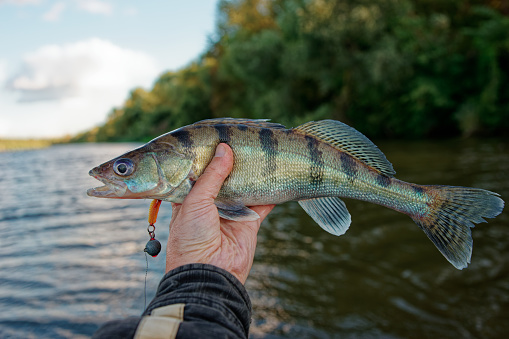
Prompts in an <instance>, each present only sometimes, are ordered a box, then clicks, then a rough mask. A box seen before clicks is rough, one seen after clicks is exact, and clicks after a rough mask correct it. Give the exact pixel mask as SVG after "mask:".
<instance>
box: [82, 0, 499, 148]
mask: <svg viewBox="0 0 509 339" xmlns="http://www.w3.org/2000/svg"><path fill="white" fill-rule="evenodd" d="M219 10H220V11H219V12H220V13H219V16H218V23H217V39H216V41H214V43H213V44H212V45H211V46H210V47H209V48H208V50H207V51H206V52H205V53H204V54H203V55H202V56H201V58H200V60H199V61H198V62H195V63H193V64H191V65H189V66H188V67H186V68H184V69H182V70H180V71H177V72H168V73H165V74H163V75H161V76H160V77H159V79H158V80H157V81H156V83H155V85H154V87H153V88H152V89H151V90H150V91H145V90H143V89H140V88H138V89H135V90H133V91H132V92H131V95H130V97H129V99H128V100H127V101H126V102H125V104H124V105H123V106H122V107H120V108H115V109H113V110H112V112H111V113H110V116H109V118H108V120H107V122H106V123H105V124H104V125H103V126H101V127H99V128H96V129H95V130H92V131H89V132H87V133H85V134H83V135H80V136H78V137H77V138H76V139H75V140H97V141H109V140H118V141H123V140H149V139H150V138H152V137H155V136H157V135H160V134H162V133H165V132H167V131H169V130H172V129H174V128H177V127H179V126H183V125H186V124H190V123H193V122H194V121H198V120H201V119H206V118H212V117H222V116H229V117H247V118H271V119H273V120H274V121H277V122H281V123H284V124H287V125H288V126H296V125H299V124H301V123H303V122H306V121H309V120H319V119H337V120H341V121H344V122H346V123H348V124H350V125H352V126H354V127H356V128H357V129H359V130H360V131H362V132H364V133H366V134H367V135H369V136H371V137H403V138H421V137H435V136H455V135H460V134H463V135H471V134H474V133H476V134H488V133H490V134H493V133H500V134H502V133H507V131H508V130H509V90H508V88H509V76H508V75H509V34H508V32H509V18H508V16H507V14H508V13H509V7H507V8H506V7H503V6H502V5H501V3H500V2H499V1H494V0H342V1H335V0H271V1H269V0H230V1H227V0H223V1H220V3H219Z"/></svg>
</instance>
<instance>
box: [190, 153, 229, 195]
mask: <svg viewBox="0 0 509 339" xmlns="http://www.w3.org/2000/svg"><path fill="white" fill-rule="evenodd" d="M232 167H233V152H232V149H231V148H230V146H228V145H226V144H219V145H217V148H216V153H215V155H214V157H213V158H212V160H211V161H210V163H209V165H208V166H207V168H206V169H205V172H203V174H202V175H201V176H200V177H199V178H198V180H197V181H196V184H195V185H194V187H193V189H192V190H191V192H190V193H189V195H188V196H187V198H186V200H189V202H191V203H195V202H204V201H205V202H208V203H210V204H212V203H214V200H215V199H216V197H217V194H218V193H219V190H220V189H221V186H222V185H223V182H224V180H225V179H226V177H227V176H228V175H229V174H230V172H231V170H232Z"/></svg>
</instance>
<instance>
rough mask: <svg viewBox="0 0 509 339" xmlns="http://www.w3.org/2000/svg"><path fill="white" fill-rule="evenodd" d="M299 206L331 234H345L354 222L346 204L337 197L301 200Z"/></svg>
mask: <svg viewBox="0 0 509 339" xmlns="http://www.w3.org/2000/svg"><path fill="white" fill-rule="evenodd" d="M299 205H300V206H301V207H302V208H303V209H304V211H306V213H307V214H309V216H310V217H311V218H313V220H314V221H315V222H316V223H317V224H318V225H320V227H321V228H323V229H324V230H325V231H327V232H329V233H330V234H334V235H338V236H339V235H342V234H345V232H346V231H347V230H348V227H350V223H351V222H352V217H351V216H350V213H349V212H348V210H347V208H346V206H345V203H344V202H343V201H342V200H341V199H339V198H337V197H325V198H314V199H306V200H299Z"/></svg>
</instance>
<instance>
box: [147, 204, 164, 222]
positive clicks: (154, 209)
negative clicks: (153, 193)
mask: <svg viewBox="0 0 509 339" xmlns="http://www.w3.org/2000/svg"><path fill="white" fill-rule="evenodd" d="M160 206H161V200H157V199H154V200H152V202H151V203H150V209H149V211H148V224H149V225H154V224H155V223H156V221H157V213H159V207H160Z"/></svg>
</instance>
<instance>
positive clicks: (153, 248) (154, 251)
mask: <svg viewBox="0 0 509 339" xmlns="http://www.w3.org/2000/svg"><path fill="white" fill-rule="evenodd" d="M160 206H161V200H157V199H154V200H152V202H151V203H150V208H149V212H148V227H147V231H148V235H149V236H150V240H149V241H148V242H147V244H146V245H145V249H144V250H143V251H144V252H146V253H148V254H149V255H151V256H152V257H157V255H158V254H159V252H161V243H160V242H159V240H157V239H156V233H155V231H156V227H155V226H154V224H155V223H156V221H157V213H158V212H159V207H160Z"/></svg>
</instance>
